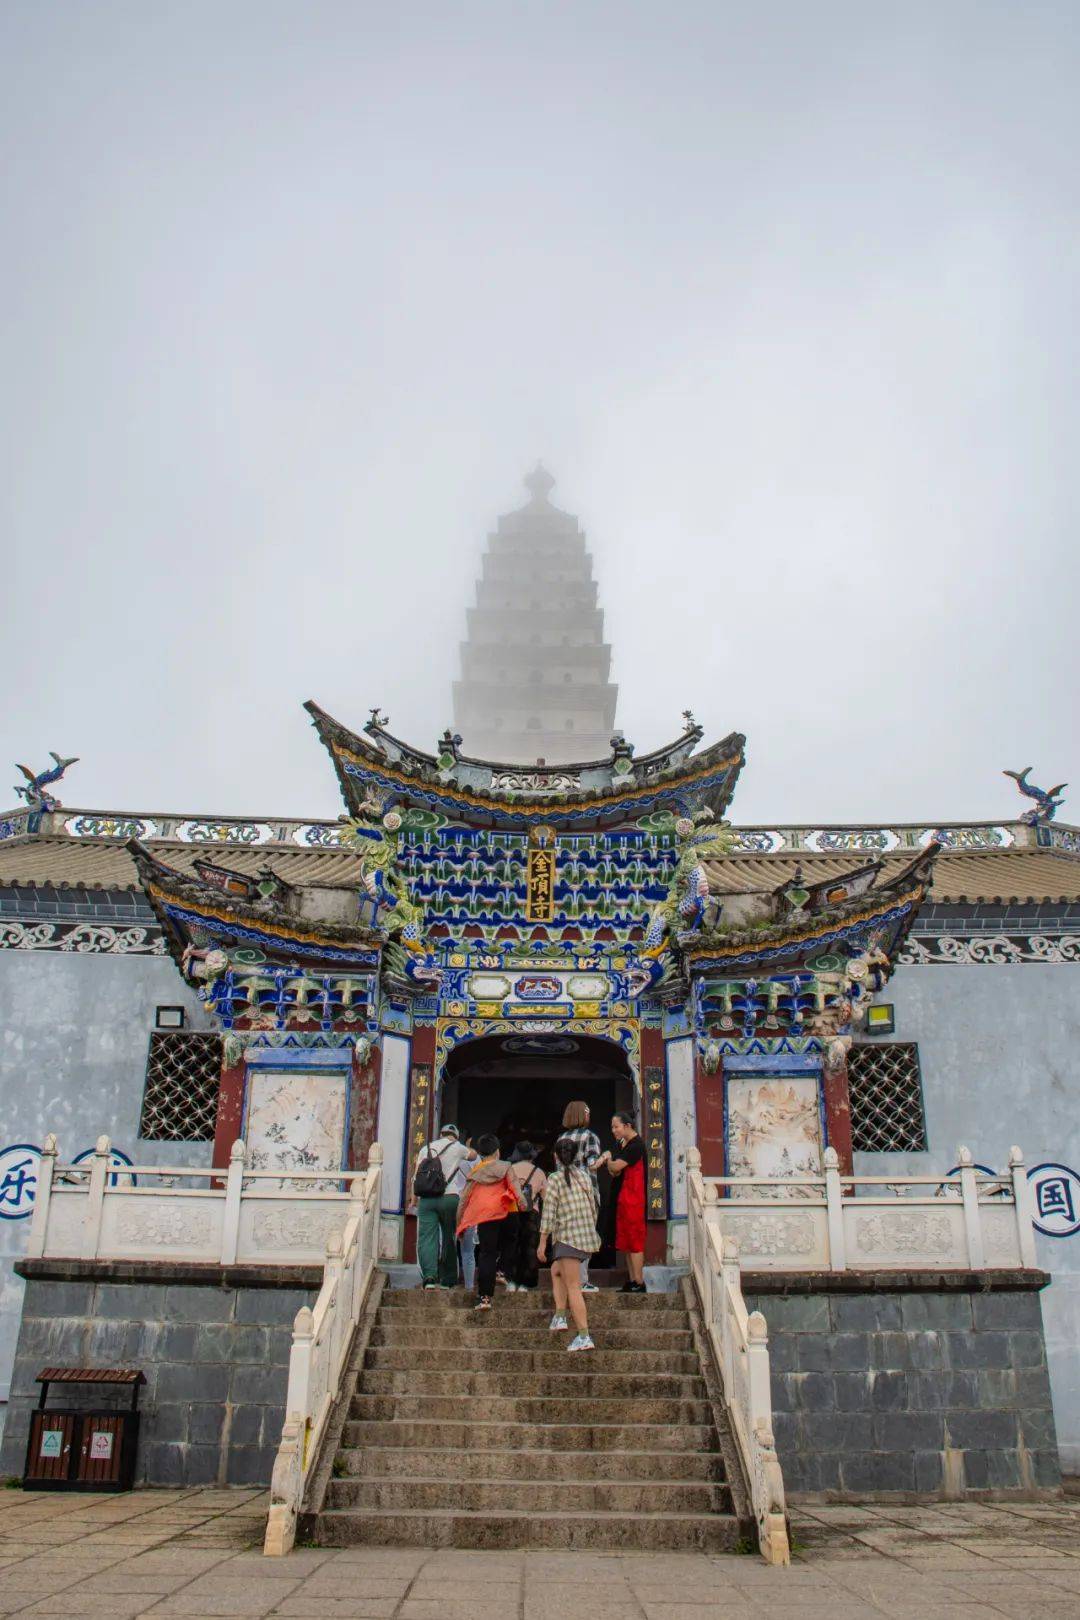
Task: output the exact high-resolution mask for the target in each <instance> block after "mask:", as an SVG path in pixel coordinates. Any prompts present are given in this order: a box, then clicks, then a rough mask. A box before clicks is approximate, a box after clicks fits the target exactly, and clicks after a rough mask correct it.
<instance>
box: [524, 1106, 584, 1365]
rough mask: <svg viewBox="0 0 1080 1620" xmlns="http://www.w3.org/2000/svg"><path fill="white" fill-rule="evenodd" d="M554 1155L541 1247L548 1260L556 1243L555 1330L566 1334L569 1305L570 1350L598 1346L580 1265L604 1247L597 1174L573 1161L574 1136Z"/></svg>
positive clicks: (553, 1256) (539, 1254)
mask: <svg viewBox="0 0 1080 1620" xmlns="http://www.w3.org/2000/svg"><path fill="white" fill-rule="evenodd" d="M555 1157H556V1159H557V1160H558V1163H557V1164H556V1166H555V1169H554V1170H553V1171H552V1173H551V1175H550V1176H549V1177H548V1184H547V1192H546V1194H545V1197H544V1213H543V1215H542V1216H541V1219H540V1244H539V1247H538V1248H537V1251H536V1253H537V1258H538V1259H539V1260H540V1261H541V1262H543V1261H544V1260H545V1259H546V1258H547V1250H548V1244H549V1243H550V1245H551V1289H552V1292H553V1293H554V1295H555V1314H554V1316H553V1317H552V1318H551V1331H552V1333H565V1332H566V1327H567V1322H566V1312H567V1307H568V1306H569V1310H570V1315H571V1316H572V1317H573V1318H574V1326H575V1328H576V1329H577V1332H576V1334H575V1335H574V1337H573V1338H572V1339H571V1341H570V1343H569V1345H568V1346H567V1350H568V1351H569V1350H595V1348H596V1346H595V1345H594V1344H593V1341H592V1338H591V1337H590V1334H589V1317H588V1313H587V1311H586V1309H585V1300H584V1297H583V1295H582V1291H581V1264H582V1261H588V1258H589V1256H590V1255H591V1254H595V1253H596V1251H597V1249H598V1248H599V1247H600V1236H599V1233H598V1232H597V1230H596V1214H597V1210H598V1208H599V1199H598V1197H597V1193H596V1186H595V1183H594V1182H593V1178H592V1176H591V1175H590V1174H589V1172H588V1171H587V1170H583V1169H582V1167H581V1166H580V1165H578V1164H575V1163H574V1144H573V1142H572V1141H571V1140H570V1138H569V1137H567V1136H560V1137H559V1140H558V1141H557V1142H556V1143H555Z"/></svg>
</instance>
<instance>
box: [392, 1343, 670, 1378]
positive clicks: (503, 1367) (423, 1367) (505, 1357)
mask: <svg viewBox="0 0 1080 1620" xmlns="http://www.w3.org/2000/svg"><path fill="white" fill-rule="evenodd" d="M569 1337H570V1335H569V1334H566V1333H560V1334H550V1333H549V1334H547V1335H546V1337H545V1338H543V1339H541V1340H540V1341H539V1342H538V1343H536V1344H533V1345H528V1346H526V1345H521V1344H519V1345H516V1346H515V1347H514V1348H513V1349H512V1350H505V1349H503V1348H501V1347H500V1346H496V1345H488V1344H475V1343H474V1344H468V1345H451V1346H443V1347H442V1348H440V1349H431V1348H428V1347H426V1346H425V1347H424V1348H423V1349H420V1348H418V1347H416V1346H412V1345H375V1346H374V1347H373V1348H371V1349H369V1350H368V1351H367V1353H366V1355H365V1356H364V1366H365V1368H371V1369H372V1370H373V1371H379V1372H405V1371H412V1370H413V1369H419V1370H420V1371H423V1372H490V1373H512V1374H514V1375H515V1376H517V1377H522V1376H527V1375H528V1374H529V1373H539V1372H569V1371H571V1370H576V1369H577V1363H578V1361H579V1360H587V1361H588V1364H589V1368H590V1369H591V1371H592V1372H594V1373H620V1374H625V1373H629V1372H633V1373H635V1374H639V1375H642V1376H644V1375H645V1374H647V1373H668V1374H673V1373H682V1374H685V1375H687V1376H700V1372H701V1366H700V1363H699V1361H698V1358H697V1356H695V1355H691V1354H690V1353H689V1352H688V1351H671V1352H669V1351H666V1350H642V1349H637V1348H633V1349H632V1348H630V1347H629V1346H623V1347H621V1348H619V1349H614V1348H612V1346H611V1345H610V1344H609V1343H608V1341H607V1338H606V1337H604V1338H602V1339H601V1340H600V1341H599V1342H598V1344H597V1347H596V1349H595V1350H590V1351H588V1352H583V1353H582V1354H581V1355H580V1356H579V1355H577V1354H575V1355H573V1356H569V1357H568V1356H567V1353H566V1346H567V1341H568V1339H569Z"/></svg>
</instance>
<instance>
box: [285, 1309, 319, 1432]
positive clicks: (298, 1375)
mask: <svg viewBox="0 0 1080 1620" xmlns="http://www.w3.org/2000/svg"><path fill="white" fill-rule="evenodd" d="M314 1334H315V1318H314V1317H313V1316H312V1314H311V1306H310V1305H301V1307H300V1309H299V1310H298V1311H297V1313H296V1316H295V1317H294V1318H293V1337H292V1349H291V1350H290V1351H289V1383H288V1387H287V1389H286V1391H285V1416H286V1417H287V1418H290V1417H294V1418H296V1419H297V1421H298V1422H299V1424H300V1428H301V1434H303V1431H304V1430H306V1428H307V1425H308V1424H309V1423H310V1421H311V1347H312V1340H313V1338H314Z"/></svg>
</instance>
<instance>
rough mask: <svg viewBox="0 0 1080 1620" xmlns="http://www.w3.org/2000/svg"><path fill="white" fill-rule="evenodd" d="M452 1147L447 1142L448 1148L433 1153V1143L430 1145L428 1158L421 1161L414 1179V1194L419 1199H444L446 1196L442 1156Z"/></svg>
mask: <svg viewBox="0 0 1080 1620" xmlns="http://www.w3.org/2000/svg"><path fill="white" fill-rule="evenodd" d="M451 1145H452V1144H451V1143H449V1142H447V1144H446V1147H444V1148H440V1149H439V1151H438V1153H432V1151H431V1143H430V1142H429V1143H428V1145H427V1158H426V1159H421V1161H420V1163H419V1164H418V1165H417V1167H416V1175H415V1177H414V1178H413V1192H414V1193H415V1194H416V1196H417V1198H442V1197H443V1195H444V1194H445V1192H446V1171H445V1170H444V1169H443V1165H442V1156H443V1154H444V1153H445V1152H446V1151H447V1149H448V1148H449V1147H450V1146H451Z"/></svg>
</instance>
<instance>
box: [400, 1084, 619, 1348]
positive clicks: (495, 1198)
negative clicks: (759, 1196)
mask: <svg viewBox="0 0 1080 1620" xmlns="http://www.w3.org/2000/svg"><path fill="white" fill-rule="evenodd" d="M611 1134H612V1136H613V1138H614V1143H615V1145H614V1147H613V1148H610V1149H608V1150H607V1151H605V1150H604V1149H602V1147H601V1145H600V1139H599V1137H598V1136H597V1135H596V1132H595V1131H594V1130H592V1128H591V1126H590V1123H589V1108H588V1104H587V1103H583V1102H572V1103H569V1104H568V1105H567V1107H566V1110H565V1112H564V1114H563V1131H562V1135H561V1136H559V1137H558V1138H557V1140H556V1142H555V1146H554V1157H555V1164H554V1168H553V1169H552V1170H551V1172H550V1174H545V1172H544V1171H543V1170H542V1169H541V1168H540V1165H539V1164H538V1163H537V1158H538V1156H539V1153H540V1149H539V1148H538V1147H536V1146H534V1144H533V1143H531V1142H519V1143H518V1144H517V1146H516V1147H515V1148H514V1150H513V1152H512V1153H511V1155H510V1158H509V1159H508V1160H507V1159H504V1158H503V1157H502V1149H501V1147H500V1144H499V1139H498V1137H497V1136H493V1135H485V1136H479V1137H477V1138H476V1140H475V1142H473V1141H472V1140H470V1141H468V1142H462V1140H461V1137H460V1133H459V1131H458V1128H457V1126H456V1125H443V1127H442V1129H441V1131H440V1133H439V1135H438V1136H437V1137H435V1138H434V1140H433V1141H431V1142H428V1143H427V1144H426V1145H425V1146H424V1147H423V1148H421V1150H420V1154H419V1156H418V1158H417V1161H416V1167H415V1173H414V1177H413V1196H414V1199H415V1207H416V1213H417V1257H418V1259H419V1261H420V1271H421V1276H422V1279H423V1286H424V1287H425V1288H429V1289H434V1288H453V1287H455V1286H456V1285H457V1283H458V1280H459V1265H460V1276H461V1279H462V1280H463V1281H464V1283H465V1286H466V1287H467V1288H472V1287H473V1286H474V1285H475V1289H476V1305H475V1309H476V1310H478V1311H489V1310H491V1308H492V1301H493V1299H494V1296H495V1288H496V1285H497V1283H499V1282H502V1283H504V1284H505V1286H506V1289H507V1291H508V1292H511V1293H512V1292H515V1291H516V1290H519V1289H522V1290H524V1289H530V1288H536V1287H537V1286H538V1284H539V1268H540V1266H541V1265H542V1264H546V1263H549V1262H550V1266H551V1287H552V1292H553V1294H554V1296H555V1313H554V1315H553V1316H552V1318H551V1331H552V1332H553V1333H565V1332H567V1331H568V1330H569V1325H570V1320H572V1321H573V1324H574V1328H575V1333H574V1337H573V1338H572V1339H571V1341H570V1343H569V1345H568V1349H570V1350H575V1351H578V1350H592V1349H594V1348H595V1346H594V1344H593V1341H592V1337H591V1336H590V1333H589V1318H588V1309H587V1307H586V1304H585V1295H586V1294H588V1293H595V1292H596V1291H597V1289H596V1284H595V1283H593V1282H590V1281H589V1261H590V1260H591V1259H592V1257H593V1256H594V1255H595V1254H596V1253H597V1252H598V1251H599V1249H600V1248H601V1247H602V1243H601V1238H600V1233H599V1230H598V1221H599V1215H600V1187H599V1177H600V1175H601V1173H604V1174H606V1175H608V1176H610V1177H611V1184H612V1186H613V1188H614V1194H615V1247H616V1249H618V1250H619V1252H620V1253H621V1254H623V1255H625V1257H626V1270H627V1281H626V1282H625V1283H624V1284H623V1287H622V1290H621V1291H622V1292H623V1293H624V1294H643V1293H644V1292H645V1279H644V1266H645V1147H644V1143H643V1142H642V1140H641V1138H640V1136H639V1135H638V1133H637V1130H636V1128H635V1126H634V1120H633V1116H632V1115H631V1114H625V1113H619V1114H616V1115H615V1116H614V1117H613V1119H612V1121H611ZM568 1318H569V1320H568Z"/></svg>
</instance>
